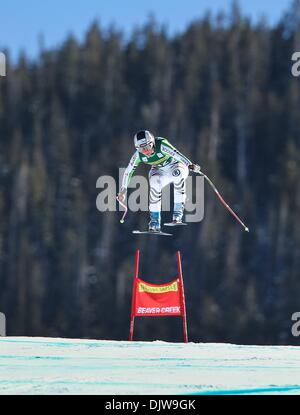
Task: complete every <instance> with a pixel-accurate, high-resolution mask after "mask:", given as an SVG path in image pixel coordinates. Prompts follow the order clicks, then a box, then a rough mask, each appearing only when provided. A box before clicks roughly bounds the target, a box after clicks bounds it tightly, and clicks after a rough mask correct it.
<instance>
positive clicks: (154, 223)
mask: <svg viewBox="0 0 300 415" xmlns="http://www.w3.org/2000/svg"><path fill="white" fill-rule="evenodd" d="M149 232H160V212H150V222H149Z"/></svg>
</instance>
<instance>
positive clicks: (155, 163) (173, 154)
mask: <svg viewBox="0 0 300 415" xmlns="http://www.w3.org/2000/svg"><path fill="white" fill-rule="evenodd" d="M134 146H135V148H136V152H135V153H134V154H133V156H132V158H131V160H130V162H129V164H128V166H127V168H126V170H125V173H124V176H123V180H122V187H121V190H120V193H119V194H118V200H119V201H120V202H123V201H124V200H125V197H126V192H127V187H128V185H129V182H130V179H131V178H132V176H133V174H134V172H135V170H136V168H137V166H138V165H139V164H140V163H145V164H149V165H150V166H151V169H150V172H149V183H150V197H149V212H150V222H149V231H150V232H160V228H161V195H162V193H161V192H162V189H163V188H164V187H165V186H167V185H168V184H169V183H174V210H173V224H174V225H177V224H178V225H179V224H181V223H182V218H183V214H184V207H185V202H186V183H185V181H186V179H187V177H188V175H189V170H191V171H194V172H195V173H200V166H199V165H198V164H194V163H192V162H191V161H190V160H189V159H188V158H187V157H185V156H184V155H182V154H181V153H180V152H179V151H178V150H177V149H176V148H175V147H174V146H172V144H171V143H169V141H168V140H167V139H166V138H162V137H154V135H153V134H152V133H151V132H150V131H147V130H142V131H139V132H137V133H136V134H135V136H134Z"/></svg>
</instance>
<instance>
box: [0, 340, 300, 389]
mask: <svg viewBox="0 0 300 415" xmlns="http://www.w3.org/2000/svg"><path fill="white" fill-rule="evenodd" d="M266 393H267V394H271V393H272V394H273V393H275V394H300V347H293V346H239V345H233V344H209V343H197V344H196V343H188V344H183V343H165V342H160V341H156V342H125V341H98V340H77V339H76V340H74V339H55V338H37V337H35V338H30V337H4V338H0V394H106V395H117V394H129V395H139V394H143V395H148V394H151V395H162V394H266Z"/></svg>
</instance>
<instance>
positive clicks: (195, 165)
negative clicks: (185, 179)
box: [189, 164, 201, 173]
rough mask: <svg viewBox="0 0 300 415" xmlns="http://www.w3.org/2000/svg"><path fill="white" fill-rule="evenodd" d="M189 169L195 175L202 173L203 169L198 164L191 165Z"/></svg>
mask: <svg viewBox="0 0 300 415" xmlns="http://www.w3.org/2000/svg"><path fill="white" fill-rule="evenodd" d="M189 169H190V170H191V171H193V172H194V173H200V170H201V167H200V166H199V165H198V164H190V165H189Z"/></svg>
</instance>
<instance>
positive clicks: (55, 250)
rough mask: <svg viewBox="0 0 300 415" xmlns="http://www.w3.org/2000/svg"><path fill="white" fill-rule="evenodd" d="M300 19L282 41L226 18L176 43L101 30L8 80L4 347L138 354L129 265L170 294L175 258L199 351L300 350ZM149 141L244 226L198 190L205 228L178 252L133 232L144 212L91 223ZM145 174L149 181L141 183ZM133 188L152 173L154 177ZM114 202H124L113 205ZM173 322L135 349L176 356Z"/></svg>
mask: <svg viewBox="0 0 300 415" xmlns="http://www.w3.org/2000/svg"><path fill="white" fill-rule="evenodd" d="M299 15H300V3H299V2H298V1H296V2H294V4H293V5H291V9H290V11H289V13H287V14H286V15H285V16H284V17H283V18H282V20H281V21H280V22H279V23H278V24H277V25H276V26H275V27H270V26H268V24H266V23H265V22H264V21H263V20H261V21H260V22H259V23H257V24H253V23H251V22H250V21H249V20H248V19H247V18H245V17H244V16H242V15H241V13H240V12H239V9H238V7H237V6H236V5H233V7H232V11H231V14H230V16H224V15H222V14H219V15H218V16H217V17H211V16H209V15H207V16H205V17H203V18H201V19H200V20H197V21H195V22H193V23H191V24H190V25H189V27H187V28H186V30H185V32H184V33H181V34H177V35H175V36H173V37H171V36H170V35H169V34H168V32H167V31H166V30H165V28H164V27H159V26H158V25H157V24H156V22H155V21H154V19H151V18H150V19H149V21H148V22H147V24H146V25H145V26H144V27H142V28H138V29H136V30H135V31H134V32H132V34H131V36H130V38H129V39H126V38H125V37H124V34H123V33H121V32H119V31H118V30H116V29H115V28H111V29H106V30H103V29H102V28H101V27H100V25H99V24H97V23H94V24H93V25H92V26H91V27H90V29H89V30H88V32H87V34H86V38H85V40H84V42H83V43H80V42H78V41H77V40H76V39H75V38H74V37H72V36H69V37H68V38H67V39H66V41H65V42H64V44H63V45H61V47H59V48H58V49H56V50H49V51H47V50H41V53H40V56H39V58H38V60H37V61H31V60H29V59H28V58H27V57H26V56H25V55H23V56H20V58H19V60H18V62H17V64H16V65H14V66H13V65H12V64H9V59H8V68H7V77H6V78H0V146H1V147H0V185H1V188H0V190H1V193H0V215H1V221H0V311H2V312H4V313H5V314H6V317H7V331H8V335H32V336H60V337H87V338H99V339H127V336H128V330H129V319H130V303H131V289H132V279H133V268H134V254H135V250H136V249H137V248H139V249H140V250H141V277H143V278H144V279H148V280H149V281H150V282H151V281H152V282H158V281H162V282H166V281H168V280H171V279H173V278H174V275H175V274H176V261H175V253H176V250H178V249H179V250H181V253H182V258H183V271H184V278H185V285H186V287H185V291H186V300H187V313H188V327H189V334H190V340H192V341H205V342H207V341H211V342H215V341H217V342H236V343H247V344H255V343H256V344H272V343H274V344H296V343H297V342H299V338H298V339H297V338H293V336H292V335H291V326H292V324H293V323H292V321H291V316H292V314H293V313H294V312H297V311H300V302H299V298H300V278H299V277H300V273H299V269H300V255H299V251H300V221H299V208H300V189H299V183H300V171H299V161H300V160H299V159H300V148H299V143H300V140H299V139H300V117H299V108H300V78H295V77H293V76H292V74H291V66H292V61H291V56H292V54H293V52H294V51H300V20H299ZM144 128H145V129H150V130H152V131H153V132H154V133H155V134H156V135H160V136H165V137H168V138H169V139H170V141H171V142H172V143H173V144H174V145H176V147H178V148H179V149H180V150H181V151H182V152H183V153H184V154H186V155H187V156H188V157H190V158H192V159H193V161H194V162H197V163H199V164H200V165H201V166H202V168H203V170H205V172H206V173H207V174H208V176H209V177H211V178H212V180H213V181H214V182H215V183H216V184H217V187H218V188H219V190H220V191H221V193H222V194H223V196H224V197H225V199H226V200H227V201H228V202H229V204H231V206H232V207H233V208H234V209H235V211H236V212H237V213H238V214H239V215H240V216H241V218H242V219H243V220H245V222H246V223H247V225H248V226H249V228H250V233H249V234H247V233H245V232H243V229H242V227H241V226H240V225H239V224H238V223H237V222H236V221H235V220H234V219H233V218H232V217H231V216H230V215H229V214H228V212H227V211H226V210H225V209H224V208H223V207H222V205H221V204H220V203H219V201H218V199H217V197H216V195H215V194H214V193H213V192H212V190H211V188H209V187H207V186H206V187H205V218H204V220H203V221H202V222H200V223H196V224H189V226H188V227H187V228H185V229H183V230H182V229H180V230H176V231H174V237H173V238H167V240H166V239H163V238H153V237H152V238H151V239H148V238H142V237H138V238H137V237H135V236H134V235H132V234H131V230H132V229H133V228H137V227H139V228H141V227H145V226H146V224H147V222H148V216H147V214H145V213H132V212H131V213H129V215H128V218H127V221H126V222H125V224H124V225H120V224H119V219H120V217H121V213H120V212H105V213H101V212H99V211H98V210H97V208H96V198H97V195H98V194H99V189H97V188H96V182H97V179H98V177H100V176H102V175H110V176H113V177H115V178H117V177H118V169H119V167H125V166H126V165H127V163H128V161H129V158H130V156H131V155H132V153H133V151H134V147H133V135H134V133H135V132H136V131H137V130H139V129H144ZM145 171H146V170H145ZM140 172H144V170H143V168H141V169H140ZM113 197H115V195H113ZM180 329H181V325H180V321H178V319H176V318H165V319H164V318H144V319H140V320H137V324H136V330H137V332H136V333H137V334H136V338H137V339H145V340H152V339H161V340H173V341H179V340H181V339H182V335H181V333H180Z"/></svg>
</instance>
